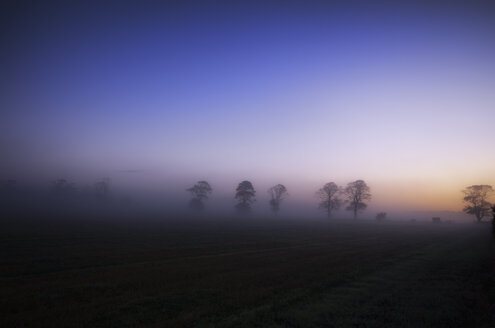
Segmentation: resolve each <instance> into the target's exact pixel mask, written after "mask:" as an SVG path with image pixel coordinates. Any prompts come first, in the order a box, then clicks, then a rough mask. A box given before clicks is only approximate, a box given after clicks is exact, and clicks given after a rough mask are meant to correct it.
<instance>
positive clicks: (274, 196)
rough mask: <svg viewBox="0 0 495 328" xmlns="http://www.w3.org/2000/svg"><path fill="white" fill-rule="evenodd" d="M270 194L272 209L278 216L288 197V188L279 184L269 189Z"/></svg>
mask: <svg viewBox="0 0 495 328" xmlns="http://www.w3.org/2000/svg"><path fill="white" fill-rule="evenodd" d="M268 194H270V202H269V203H270V208H271V210H272V211H273V212H274V213H275V214H277V213H278V211H279V210H280V204H281V203H282V200H283V199H284V198H285V197H286V196H287V195H288V193H287V188H286V187H285V186H284V185H282V184H278V185H276V186H273V187H271V188H270V189H268Z"/></svg>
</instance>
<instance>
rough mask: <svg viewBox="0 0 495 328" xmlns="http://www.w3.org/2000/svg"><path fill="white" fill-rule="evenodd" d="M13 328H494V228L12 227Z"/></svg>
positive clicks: (9, 287) (2, 243) (7, 301)
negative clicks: (491, 231)
mask: <svg viewBox="0 0 495 328" xmlns="http://www.w3.org/2000/svg"><path fill="white" fill-rule="evenodd" d="M0 233H1V238H0V247H1V253H0V254H1V255H0V287H1V288H0V296H1V297H0V302H1V306H0V326H1V327H143V326H144V327H494V326H495V275H494V273H495V252H494V251H495V248H494V246H495V243H494V241H493V238H492V236H491V233H490V227H489V226H488V225H483V224H438V225H434V224H430V223H412V222H409V223H394V222H383V223H378V222H366V221H359V222H350V221H345V220H335V221H332V222H323V221H321V222H318V221H308V222H304V221H302V220H301V221H295V220H290V221H289V220H282V219H279V220H274V219H270V220H249V219H242V220H241V219H239V218H235V219H234V218H233V219H232V220H230V221H212V220H210V221H208V222H200V221H197V220H183V221H174V222H168V223H158V222H154V223H147V224H143V223H141V224H137V223H132V222H126V223H119V224H112V223H106V224H105V223H101V222H100V223H95V222H92V223H87V222H86V223H84V221H76V222H73V223H71V224H68V223H62V222H57V221H42V220H39V221H38V222H35V221H30V222H27V221H26V222H25V221H18V222H2V229H1V232H0Z"/></svg>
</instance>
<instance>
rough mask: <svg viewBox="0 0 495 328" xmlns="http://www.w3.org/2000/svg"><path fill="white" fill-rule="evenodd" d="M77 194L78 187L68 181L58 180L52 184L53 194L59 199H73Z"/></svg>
mask: <svg viewBox="0 0 495 328" xmlns="http://www.w3.org/2000/svg"><path fill="white" fill-rule="evenodd" d="M75 193H76V185H75V183H73V182H69V181H67V180H66V179H57V180H55V181H54V182H53V183H52V194H53V195H55V196H57V197H64V198H67V197H72V196H74V194H75Z"/></svg>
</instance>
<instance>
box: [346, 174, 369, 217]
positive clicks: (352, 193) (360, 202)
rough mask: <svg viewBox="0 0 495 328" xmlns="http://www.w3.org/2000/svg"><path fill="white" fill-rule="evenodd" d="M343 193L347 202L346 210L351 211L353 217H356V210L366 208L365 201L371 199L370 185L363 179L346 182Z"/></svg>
mask: <svg viewBox="0 0 495 328" xmlns="http://www.w3.org/2000/svg"><path fill="white" fill-rule="evenodd" d="M344 193H345V194H346V196H347V202H348V204H349V206H347V210H349V211H353V213H354V219H356V218H357V214H358V212H360V211H363V210H364V209H366V207H367V205H366V203H365V201H367V200H370V199H371V193H370V187H368V185H367V184H366V182H364V181H363V180H356V181H354V182H350V183H348V184H347V187H346V188H345V189H344Z"/></svg>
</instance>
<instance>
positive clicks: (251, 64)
mask: <svg viewBox="0 0 495 328" xmlns="http://www.w3.org/2000/svg"><path fill="white" fill-rule="evenodd" d="M103 3H105V4H104V5H103ZM233 3H236V4H233ZM3 6H4V7H3V8H1V9H2V10H0V12H1V21H2V23H1V24H2V28H1V31H2V32H1V44H2V52H1V54H0V69H1V72H2V75H1V78H0V92H1V98H0V105H1V112H0V122H1V130H0V147H1V149H2V154H3V155H2V156H1V159H0V178H1V179H6V178H15V179H17V180H19V182H20V183H21V181H23V180H24V181H38V182H40V183H44V182H46V181H50V180H53V179H55V178H58V177H67V178H69V179H71V180H73V181H76V182H77V183H78V184H79V185H83V184H85V183H91V182H92V181H94V180H95V179H96V178H99V177H102V176H110V177H111V178H112V180H113V181H114V182H115V184H116V185H118V184H119V183H120V184H121V185H122V186H124V185H126V186H128V187H129V186H134V187H135V188H149V189H155V190H157V191H160V190H165V189H166V190H167V192H174V191H178V192H179V193H181V194H182V193H183V190H184V189H185V187H187V186H189V185H191V184H192V183H193V182H195V181H196V180H199V179H206V180H208V181H210V182H211V184H212V185H213V186H214V188H215V190H216V195H220V196H221V197H231V195H232V193H233V189H234V188H235V186H236V184H237V183H238V182H240V181H241V180H244V179H249V180H251V181H252V182H253V184H254V185H255V187H257V189H258V190H259V194H260V199H263V197H265V198H266V195H265V194H266V193H265V192H264V190H266V189H268V187H269V186H271V185H273V184H276V183H283V184H285V185H286V186H287V188H288V189H289V192H290V194H291V200H292V201H294V202H299V203H307V204H314V203H315V198H314V192H315V190H316V189H317V188H319V187H321V186H322V185H323V184H324V183H326V182H329V181H335V182H336V183H338V184H342V185H344V184H346V183H347V182H350V181H352V180H356V179H364V180H365V181H367V182H368V184H369V185H370V187H371V188H372V194H373V200H372V206H373V207H372V208H374V209H391V210H397V209H404V210H413V209H417V210H459V209H460V208H461V207H462V204H461V196H462V195H461V193H460V190H461V189H463V188H464V187H465V186H467V185H472V184H481V183H483V184H491V185H495V165H494V163H495V152H494V151H493V150H494V149H495V148H494V137H493V135H494V132H493V131H494V129H493V124H494V122H495V60H494V58H495V38H494V35H495V33H494V32H495V10H494V7H493V5H490V2H480V1H466V2H458V1H435V2H420V1H409V2H403V3H401V5H397V1H380V2H371V1H347V2H340V3H336V2H332V3H330V2H326V3H322V2H308V1H306V2H304V3H303V2H295V1H291V2H272V1H270V2H268V1H265V2H250V3H249V4H245V3H244V4H242V3H241V2H235V1H234V2H221V1H215V2H213V1H203V2H201V3H199V2H198V3H192V2H188V3H186V2H181V1H176V2H167V3H165V4H164V3H162V4H160V3H159V2H149V1H141V2H135V3H132V2H125V1H115V2H96V3H91V2H84V3H83V4H79V5H76V4H74V3H73V2H70V1H65V2H60V3H56V2H45V1H33V2H19V1H11V2H10V4H9V3H7V4H6V5H3ZM126 170H139V172H134V173H129V172H126ZM164 192H165V191H164ZM184 196H187V195H184Z"/></svg>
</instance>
